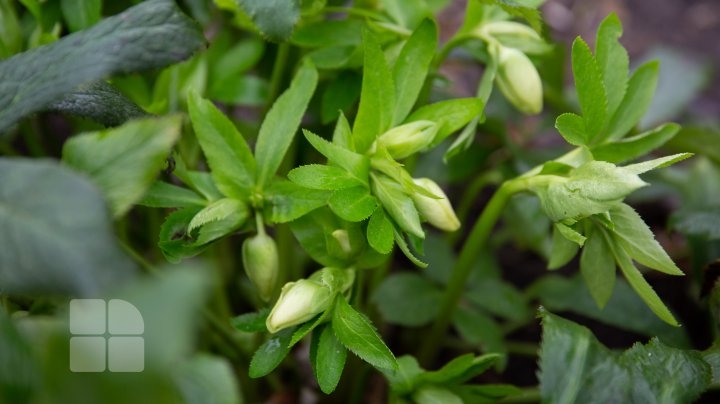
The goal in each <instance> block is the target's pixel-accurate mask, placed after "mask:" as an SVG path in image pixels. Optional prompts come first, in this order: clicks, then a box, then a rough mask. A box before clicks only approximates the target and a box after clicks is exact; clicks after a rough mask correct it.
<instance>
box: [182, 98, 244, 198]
mask: <svg viewBox="0 0 720 404" xmlns="http://www.w3.org/2000/svg"><path fill="white" fill-rule="evenodd" d="M188 109H189V112H190V120H191V121H192V125H193V129H194V130H195V136H196V137H197V139H198V143H200V147H202V149H203V153H205V158H206V159H207V163H208V166H210V174H211V175H212V178H213V181H214V182H215V185H217V187H218V189H219V190H220V192H222V193H223V194H224V195H226V196H229V197H233V198H246V197H247V196H248V193H249V190H250V189H251V188H252V187H253V186H254V184H255V178H254V177H255V171H256V169H255V159H254V158H253V156H252V152H251V151H250V148H249V147H248V145H247V143H246V142H245V139H244V138H243V136H242V135H241V134H240V132H238V130H237V128H235V125H234V124H233V123H232V122H231V121H230V119H228V117H227V116H225V114H223V113H222V112H220V111H219V110H218V109H217V107H215V105H213V103H212V102H210V101H209V100H206V99H203V98H201V97H200V96H198V95H197V94H196V93H194V92H190V94H189V96H188Z"/></svg>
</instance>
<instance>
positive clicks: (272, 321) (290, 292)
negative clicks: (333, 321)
mask: <svg viewBox="0 0 720 404" xmlns="http://www.w3.org/2000/svg"><path fill="white" fill-rule="evenodd" d="M354 279H355V272H354V271H352V270H347V269H339V268H323V269H321V270H319V271H317V272H315V273H314V274H312V275H311V276H310V277H309V278H308V279H300V280H299V281H297V282H289V283H286V284H285V286H283V288H282V292H280V298H279V299H278V301H277V303H275V307H273V309H272V311H271V312H270V315H269V316H268V318H267V320H266V321H265V326H266V327H267V329H268V331H270V332H271V333H276V332H278V331H280V330H282V329H284V328H288V327H292V326H294V325H297V324H302V323H304V322H306V321H308V320H310V319H312V318H313V317H315V316H317V315H318V314H320V313H322V312H324V311H325V310H327V309H328V308H329V307H330V303H332V300H333V297H334V296H335V294H336V293H343V292H345V291H346V290H348V289H349V288H350V286H352V283H353V281H354Z"/></svg>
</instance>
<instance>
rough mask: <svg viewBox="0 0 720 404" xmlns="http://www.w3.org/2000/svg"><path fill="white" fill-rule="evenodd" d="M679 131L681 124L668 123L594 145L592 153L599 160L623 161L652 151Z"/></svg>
mask: <svg viewBox="0 0 720 404" xmlns="http://www.w3.org/2000/svg"><path fill="white" fill-rule="evenodd" d="M679 131H680V125H678V124H675V123H667V124H664V125H661V126H659V127H657V128H655V129H653V130H651V131H647V132H643V133H640V134H639V135H635V136H632V137H628V138H624V139H620V140H618V141H616V142H610V143H604V144H601V145H598V146H596V147H593V148H592V154H593V156H594V157H595V158H596V159H597V160H602V161H607V162H610V163H616V164H617V163H622V162H625V161H628V160H633V159H636V158H638V157H642V156H644V155H646V154H648V153H650V152H651V151H653V150H655V149H657V148H658V147H660V146H662V145H664V144H665V143H666V142H667V141H669V140H670V139H672V138H673V137H675V135H676V134H677V133H678V132H679Z"/></svg>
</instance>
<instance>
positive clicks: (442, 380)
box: [421, 354, 501, 384]
mask: <svg viewBox="0 0 720 404" xmlns="http://www.w3.org/2000/svg"><path fill="white" fill-rule="evenodd" d="M500 358H501V355H498V354H487V355H482V356H478V357H476V356H475V355H473V354H465V355H461V356H458V357H457V358H454V359H453V360H451V361H450V362H448V363H446V364H445V366H443V367H442V368H440V369H438V370H435V371H432V372H427V373H425V374H424V375H422V376H421V379H422V380H423V381H426V382H430V383H435V384H461V383H464V382H466V381H468V380H470V379H472V378H474V377H476V376H478V375H480V374H482V373H483V372H485V371H486V370H488V369H489V368H490V366H492V365H493V364H494V363H495V362H496V361H497V360H498V359H500Z"/></svg>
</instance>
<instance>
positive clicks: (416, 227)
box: [370, 175, 425, 238]
mask: <svg viewBox="0 0 720 404" xmlns="http://www.w3.org/2000/svg"><path fill="white" fill-rule="evenodd" d="M370 185H371V187H372V191H373V194H374V195H375V196H376V197H377V198H378V199H379V200H380V203H381V204H382V206H383V208H385V210H386V211H387V212H388V213H389V214H390V216H391V217H392V218H393V220H394V221H395V223H397V224H398V226H400V228H401V229H403V230H405V231H407V232H408V233H410V234H413V235H415V236H417V237H420V238H424V237H425V232H423V229H422V225H420V215H419V214H418V211H417V209H416V208H415V203H414V202H413V200H412V199H411V198H410V197H409V196H408V195H407V194H406V193H405V192H404V190H403V188H402V186H401V185H400V184H398V183H396V182H395V181H393V180H391V179H389V178H387V177H385V176H383V175H373V176H372V181H371V184H370Z"/></svg>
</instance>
